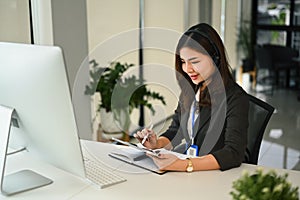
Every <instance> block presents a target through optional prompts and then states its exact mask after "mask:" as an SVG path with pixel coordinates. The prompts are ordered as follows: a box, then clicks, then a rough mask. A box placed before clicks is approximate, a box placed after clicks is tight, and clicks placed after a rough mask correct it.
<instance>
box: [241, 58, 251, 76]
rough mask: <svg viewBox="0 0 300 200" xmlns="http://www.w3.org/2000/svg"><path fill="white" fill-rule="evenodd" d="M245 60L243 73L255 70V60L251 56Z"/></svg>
mask: <svg viewBox="0 0 300 200" xmlns="http://www.w3.org/2000/svg"><path fill="white" fill-rule="evenodd" d="M242 62H243V73H244V72H249V71H253V70H254V61H253V60H252V59H250V58H245V59H243V60H242Z"/></svg>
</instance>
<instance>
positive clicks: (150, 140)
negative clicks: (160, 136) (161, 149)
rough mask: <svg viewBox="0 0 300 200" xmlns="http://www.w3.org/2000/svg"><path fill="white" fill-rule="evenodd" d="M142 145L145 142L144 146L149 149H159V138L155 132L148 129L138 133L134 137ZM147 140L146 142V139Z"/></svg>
mask: <svg viewBox="0 0 300 200" xmlns="http://www.w3.org/2000/svg"><path fill="white" fill-rule="evenodd" d="M133 136H134V137H135V138H136V139H137V140H138V141H139V142H140V143H142V142H143V141H144V143H143V144H142V145H144V146H145V147H146V148H148V149H157V148H158V147H157V136H156V134H155V133H154V131H153V130H149V129H147V128H145V129H143V130H142V131H138V132H137V133H135V134H134V135H133ZM145 137H146V138H147V139H146V140H144V138H145Z"/></svg>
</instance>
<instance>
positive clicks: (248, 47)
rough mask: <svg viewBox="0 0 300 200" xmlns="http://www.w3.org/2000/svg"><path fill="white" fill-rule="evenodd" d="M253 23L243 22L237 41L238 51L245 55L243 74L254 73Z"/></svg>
mask: <svg viewBox="0 0 300 200" xmlns="http://www.w3.org/2000/svg"><path fill="white" fill-rule="evenodd" d="M251 31H252V30H251V23H250V21H243V22H242V23H241V26H240V28H239V33H238V39H237V50H238V51H241V52H242V53H243V59H242V62H243V72H248V71H253V69H254V57H253V45H252V42H251Z"/></svg>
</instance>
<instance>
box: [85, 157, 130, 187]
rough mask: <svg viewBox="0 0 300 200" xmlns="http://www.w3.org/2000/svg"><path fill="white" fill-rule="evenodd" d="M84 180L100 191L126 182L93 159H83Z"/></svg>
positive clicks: (112, 170)
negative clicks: (97, 187) (94, 185)
mask: <svg viewBox="0 0 300 200" xmlns="http://www.w3.org/2000/svg"><path fill="white" fill-rule="evenodd" d="M84 166H85V171H86V178H87V179H88V180H90V181H91V182H93V183H94V184H96V185H97V186H99V187H100V188H101V189H102V188H106V187H108V186H111V185H115V184H118V183H122V182H124V181H126V179H125V178H123V177H122V176H120V175H118V174H116V173H115V171H114V169H110V168H109V167H108V166H106V165H105V164H104V163H102V162H100V161H98V160H94V159H93V158H92V159H90V158H87V157H84Z"/></svg>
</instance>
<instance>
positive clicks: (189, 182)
mask: <svg viewBox="0 0 300 200" xmlns="http://www.w3.org/2000/svg"><path fill="white" fill-rule="evenodd" d="M82 144H83V147H85V149H87V150H88V151H89V152H90V153H91V154H93V155H94V156H95V157H96V158H98V159H100V160H103V161H104V162H107V163H108V164H109V165H110V166H112V167H114V168H116V169H117V170H116V173H118V174H120V175H121V176H123V177H124V178H126V179H127V181H126V182H123V183H120V184H117V185H113V186H110V187H108V188H104V189H98V188H97V187H96V186H95V185H93V184H91V183H89V182H87V181H85V180H83V179H81V178H78V177H76V176H73V175H72V174H69V173H68V172H65V171H63V170H60V169H57V168H55V167H53V166H51V165H49V164H47V163H43V162H41V161H38V160H34V159H32V158H30V157H28V156H27V155H26V153H21V154H16V155H13V156H10V158H9V162H8V169H9V171H14V170H17V169H18V170H19V169H20V168H29V169H32V170H34V171H36V172H39V173H41V174H43V175H46V176H48V177H49V178H51V179H52V180H54V183H53V184H51V185H48V186H45V187H41V188H38V189H35V190H32V191H28V192H24V193H20V194H17V195H14V196H12V197H9V199H30V200H35V199H43V200H46V199H51V200H52V199H55V200H57V199H76V200H82V199H89V200H90V199H97V200H98V199H124V200H126V199H130V200H131V199H132V198H133V197H140V198H142V199H158V198H159V199H162V198H167V199H174V200H175V199H183V198H186V197H187V196H188V198H189V199H190V198H194V199H199V197H205V199H231V196H230V195H229V192H230V191H231V190H232V182H233V181H234V180H236V179H238V178H239V177H240V176H241V174H242V172H243V171H244V170H248V171H249V172H252V171H254V170H255V169H256V168H257V166H255V165H248V164H242V166H241V167H239V168H234V169H231V170H228V171H224V172H221V171H218V170H215V171H201V172H193V173H184V172H168V173H166V174H164V175H157V174H154V173H151V172H148V171H144V170H142V169H140V168H137V167H134V166H131V165H129V164H126V163H123V162H120V161H117V160H115V159H113V158H111V157H109V156H107V153H108V152H109V151H110V148H111V145H109V144H104V143H98V142H92V141H82ZM263 168H264V170H265V171H267V170H270V169H272V168H268V167H263ZM275 170H276V171H277V172H278V173H281V174H283V173H289V176H288V180H289V181H291V183H292V185H293V186H298V187H299V188H300V172H299V171H293V170H284V169H275ZM6 198H7V197H5V196H3V195H0V199H6Z"/></svg>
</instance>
